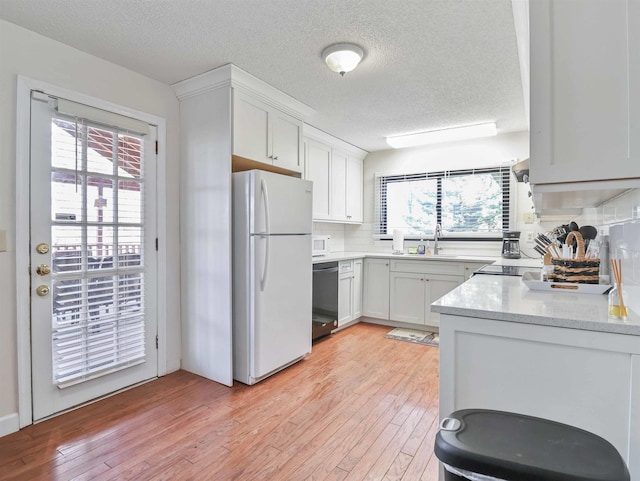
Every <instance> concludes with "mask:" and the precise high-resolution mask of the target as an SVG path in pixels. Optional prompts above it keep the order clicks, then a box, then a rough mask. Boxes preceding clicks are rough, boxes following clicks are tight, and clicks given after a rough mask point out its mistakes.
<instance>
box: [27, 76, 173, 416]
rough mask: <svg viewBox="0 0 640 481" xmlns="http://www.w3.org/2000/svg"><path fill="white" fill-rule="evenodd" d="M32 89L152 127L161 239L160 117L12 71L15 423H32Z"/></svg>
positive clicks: (163, 358) (161, 354)
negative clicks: (14, 76)
mask: <svg viewBox="0 0 640 481" xmlns="http://www.w3.org/2000/svg"><path fill="white" fill-rule="evenodd" d="M33 90H36V91H40V92H44V93H46V94H50V95H52V96H54V97H62V98H66V99H68V100H72V101H74V102H78V103H81V104H85V105H89V106H91V107H95V108H97V109H101V110H105V111H109V112H114V113H116V114H119V115H124V116H127V117H131V118H134V119H138V120H140V121H143V122H146V123H148V124H152V125H155V126H156V127H157V139H158V153H157V178H156V182H157V199H156V202H157V235H158V238H159V239H162V240H165V239H167V234H168V233H167V222H166V218H167V203H166V199H167V195H166V185H167V182H166V179H167V175H166V172H167V168H166V166H167V162H166V138H167V127H166V120H165V119H164V118H162V117H158V116H156V115H152V114H148V113H146V112H141V111H139V110H135V109H130V108H127V107H124V106H122V105H118V104H115V103H112V102H109V101H106V100H102V99H99V98H95V97H91V96H89V95H85V94H81V93H78V92H75V91H72V90H68V89H65V88H62V87H58V86H56V85H52V84H49V83H46V82H42V81H39V80H35V79H31V78H28V77H25V76H22V75H18V79H17V96H16V97H17V100H16V322H17V358H18V417H19V427H20V428H23V427H25V426H28V425H30V424H32V423H33V410H32V395H31V334H30V314H29V311H30V298H29V290H30V289H29V285H30V276H29V272H28V270H27V269H26V267H27V266H28V265H29V222H28V221H26V220H25V219H29V164H30V160H29V150H30V129H31V92H32V91H33ZM166 244H167V243H166V241H164V242H160V243H159V246H158V251H157V256H158V284H157V285H158V292H157V299H158V326H157V329H158V352H157V355H158V375H159V376H162V375H164V374H166V373H167V335H166V333H167V305H166V301H165V300H166V299H167V297H168V286H167V265H168V262H167V260H168V259H167V250H166Z"/></svg>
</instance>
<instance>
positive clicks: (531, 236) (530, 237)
mask: <svg viewBox="0 0 640 481" xmlns="http://www.w3.org/2000/svg"><path fill="white" fill-rule="evenodd" d="M526 234H527V235H526V237H525V238H526V240H527V242H531V243H532V242H533V238H534V237H535V235H534V234H533V232H531V231H530V232H527V233H526Z"/></svg>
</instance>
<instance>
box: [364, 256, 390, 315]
mask: <svg viewBox="0 0 640 481" xmlns="http://www.w3.org/2000/svg"><path fill="white" fill-rule="evenodd" d="M362 312H363V315H365V316H369V317H375V318H377V319H386V320H388V319H389V261H388V260H387V259H365V261H364V295H363V306H362Z"/></svg>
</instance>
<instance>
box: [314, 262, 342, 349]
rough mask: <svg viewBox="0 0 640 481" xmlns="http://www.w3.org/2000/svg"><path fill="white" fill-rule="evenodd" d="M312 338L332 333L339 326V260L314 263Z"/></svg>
mask: <svg viewBox="0 0 640 481" xmlns="http://www.w3.org/2000/svg"><path fill="white" fill-rule="evenodd" d="M311 319H312V321H311V322H312V325H311V339H312V340H313V341H315V340H316V339H319V338H321V337H324V336H328V335H329V334H331V331H332V330H333V329H336V328H337V327H338V262H337V261H335V262H320V263H317V264H314V265H313V315H312V318H311Z"/></svg>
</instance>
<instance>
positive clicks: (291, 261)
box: [250, 235, 312, 378]
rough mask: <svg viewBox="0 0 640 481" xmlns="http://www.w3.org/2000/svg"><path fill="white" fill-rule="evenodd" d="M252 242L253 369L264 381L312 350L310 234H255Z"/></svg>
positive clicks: (254, 376)
mask: <svg viewBox="0 0 640 481" xmlns="http://www.w3.org/2000/svg"><path fill="white" fill-rule="evenodd" d="M252 243H253V244H254V252H255V257H254V274H255V275H254V276H252V277H253V282H254V286H253V289H254V304H253V309H254V318H253V322H252V328H253V329H252V330H253V335H252V336H251V349H250V352H251V357H252V359H251V361H250V371H251V377H253V378H261V377H263V376H265V375H266V374H269V373H271V372H273V371H274V370H277V369H279V368H281V367H282V366H285V365H287V364H289V363H291V362H292V361H294V360H296V359H298V358H300V357H302V356H304V355H305V354H307V353H309V352H311V277H312V274H311V236H310V235H292V236H269V237H260V236H253V237H252ZM265 266H266V270H265Z"/></svg>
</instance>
